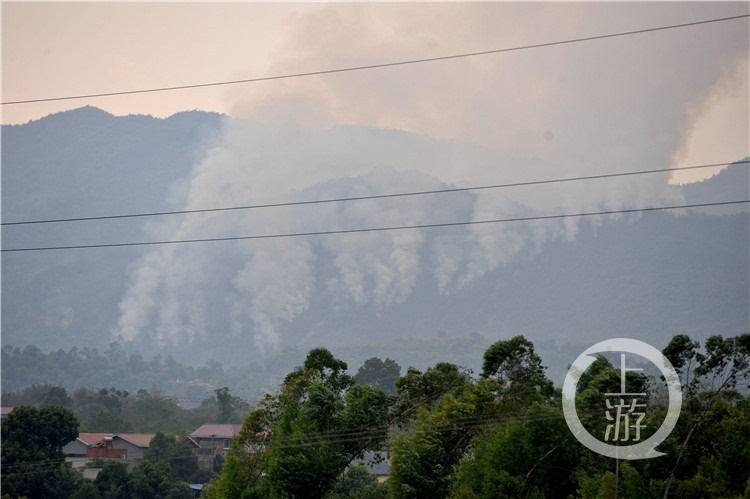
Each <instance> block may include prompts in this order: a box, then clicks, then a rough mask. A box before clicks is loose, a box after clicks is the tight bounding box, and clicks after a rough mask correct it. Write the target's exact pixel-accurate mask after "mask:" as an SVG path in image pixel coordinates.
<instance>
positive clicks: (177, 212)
mask: <svg viewBox="0 0 750 499" xmlns="http://www.w3.org/2000/svg"><path fill="white" fill-rule="evenodd" d="M747 163H750V159H744V160H741V161H733V162H725V163H713V164H707V165H695V166H680V167H675V168H659V169H655V170H641V171H634V172H620V173H603V174H600V175H586V176H579V177H564V178H557V179H546V180H531V181H526V182H513V183H507V184H493V185H480V186H472V187H455V188H446V189H433V190H427V191H414V192H401V193H391V194H373V195H369V196H353V197H344V198H331V199H314V200H310V201H288V202H279V203H266V204H255V205H246V206H227V207H219V208H201V209H194V210H174V211H157V212H145V213H129V214H120V215H100V216H89V217H69V218H54V219H45V220H24V221H16V222H2V223H0V225H2V226H14V225H32V224H51V223H62V222H84V221H92V220H115V219H122V218H138V217H160V216H167V215H188V214H193V213H210V212H220V211H233V210H253V209H260V208H280V207H286V206H302V205H312V204H324V203H343V202H350V201H364V200H370V199H385V198H397V197H408V196H424V195H428V194H445V193H451V192H466V191H478V190H488V189H504V188H510V187H525V186H532V185H543V184H555V183H562V182H578V181H583V180H596V179H604V178H615V177H627V176H633V175H645V174H650V173H666V172H671V171H682V170H695V169H699V168H713V167H719V166H726V165H729V164H747Z"/></svg>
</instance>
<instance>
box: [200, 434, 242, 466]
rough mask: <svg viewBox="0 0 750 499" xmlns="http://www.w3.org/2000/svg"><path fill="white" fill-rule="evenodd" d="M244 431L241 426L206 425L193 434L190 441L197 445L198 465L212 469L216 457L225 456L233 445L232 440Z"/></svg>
mask: <svg viewBox="0 0 750 499" xmlns="http://www.w3.org/2000/svg"><path fill="white" fill-rule="evenodd" d="M241 429H242V425H241V424H204V425H202V426H201V427H200V428H198V429H197V430H195V431H194V432H193V433H191V434H190V435H189V436H190V439H191V440H192V441H193V442H195V444H196V447H197V448H196V453H197V454H198V463H199V464H200V465H201V466H205V467H211V463H212V462H213V461H214V459H215V458H216V456H222V457H223V456H224V455H225V454H226V453H227V451H229V447H230V446H231V445H232V439H233V438H234V437H235V436H236V435H237V434H238V433H239V432H240V430H241Z"/></svg>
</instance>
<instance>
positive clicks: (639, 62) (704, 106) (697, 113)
mask: <svg viewBox="0 0 750 499" xmlns="http://www.w3.org/2000/svg"><path fill="white" fill-rule="evenodd" d="M749 9H750V7H749V4H748V3H747V2H732V3H719V2H707V3H699V2H670V3H654V2H646V3H636V2H627V3H608V2H588V3H536V2H526V3H505V2H497V3H438V4H432V3H430V4H427V3H409V4H406V3H396V4H393V3H387V4H386V3H332V4H328V3H189V2H178V3H88V2H84V3H32V2H17V3H16V2H3V3H2V100H3V101H14V100H23V99H35V98H45V97H56V96H68V95H80V94H89V93H101V92H116V91H122V90H132V89H142V88H154V87H164V86H176V85H184V84H194V83H205V82H215V81H223V80H235V79H245V78H254V77H263V76H270V75H277V74H286V73H297V72H306V71H316V70H325V69H332V68H339V67H346V66H358V65H366V64H377V63H384V62H391V61H399V60H407V59H418V58H428V57H436V56H443V55H451V54H457V53H465V52H475V51H484V50H492V49H499V48H505V47H514V46H523V45H531V44H538V43H546V42H554V41H559V40H566V39H572V38H579V37H588V36H595V35H604V34H609V33H614V32H622V31H629V30H637V29H643V28H651V27H657V26H662V25H671V24H680V23H688V22H693V21H698V20H704V19H711V18H718V17H726V16H735V15H742V14H747V13H748V10H749ZM748 93H749V91H748V20H747V19H741V20H734V21H727V22H722V23H714V24H706V25H701V26H695V27H688V28H681V29H675V30H667V31H660V32H655V33H648V34H641V35H635V36H629V37H623V38H613V39H605V40H597V41H590V42H585V43H579V44H571V45H563V46H556V47H549V48H540V49H534V50H523V51H518V52H511V53H505V54H494V55H486V56H481V57H472V58H466V59H456V60H450V61H441V62H430V63H426V64H417V65H413V66H404V67H395V68H386V69H377V70H369V71H361V72H354V73H344V74H335V75H327V76H316V77H306V78H296V79H289V80H276V81H268V82H260V83H251V84H243V85H233V86H222V87H212V88H201V89H193V90H178V91H173V92H159V93H154V94H142V95H128V96H120V97H107V98H91V99H81V100H68V101H59V102H51V103H39V104H23V105H5V106H3V109H2V122H3V123H4V124H14V123H24V122H26V121H28V120H32V119H38V118H40V117H42V116H45V115H47V114H50V113H53V112H58V111H61V110H65V109H71V108H76V107H80V106H83V105H87V104H89V105H94V106H97V107H100V108H102V109H104V110H106V111H109V112H111V113H113V114H116V115H124V114H133V113H135V114H151V115H154V116H160V117H162V116H168V115H170V114H172V113H175V112H178V111H182V110H189V109H202V110H210V111H218V112H222V113H227V114H229V115H232V116H235V117H242V118H252V119H255V120H259V121H268V122H274V123H279V122H281V123H289V124H293V125H294V126H306V127H328V126H331V125H334V124H362V125H371V126H378V127H385V128H396V129H402V130H408V131H414V132H418V133H423V134H427V135H430V136H432V137H436V138H440V139H458V140H462V141H469V142H476V143H479V144H481V145H483V146H485V147H491V148H494V149H497V150H498V151H501V152H502V153H504V154H509V155H512V156H515V157H522V158H540V159H542V160H547V161H549V160H550V159H551V158H560V157H566V158H571V161H575V160H576V158H575V155H576V154H577V152H576V151H579V150H580V149H581V148H583V147H589V146H587V144H595V146H596V147H597V148H600V149H601V150H602V151H603V153H602V155H594V156H593V157H592V156H588V157H589V160H596V159H599V160H601V159H602V157H603V156H604V155H605V154H610V153H611V151H612V150H614V149H617V148H626V149H628V150H630V151H633V149H634V146H635V145H637V147H638V148H639V150H638V151H634V158H635V159H639V160H648V161H651V162H654V161H657V162H658V161H664V162H666V163H669V164H672V165H688V164H704V163H713V162H720V161H732V160H736V159H739V158H742V157H744V156H746V155H748V149H749V146H748V140H749V139H748V136H749V135H750V131H749V130H748V113H749V111H748V107H749V106H748ZM650 149H658V154H655V153H654V152H653V151H650ZM605 151H606V153H605ZM650 166H652V167H659V166H669V165H668V164H667V165H660V164H651V165H650ZM707 174H710V172H707V171H701V173H698V172H696V173H695V175H707ZM691 178H695V177H693V176H688V175H682V176H681V177H680V180H689V179H691Z"/></svg>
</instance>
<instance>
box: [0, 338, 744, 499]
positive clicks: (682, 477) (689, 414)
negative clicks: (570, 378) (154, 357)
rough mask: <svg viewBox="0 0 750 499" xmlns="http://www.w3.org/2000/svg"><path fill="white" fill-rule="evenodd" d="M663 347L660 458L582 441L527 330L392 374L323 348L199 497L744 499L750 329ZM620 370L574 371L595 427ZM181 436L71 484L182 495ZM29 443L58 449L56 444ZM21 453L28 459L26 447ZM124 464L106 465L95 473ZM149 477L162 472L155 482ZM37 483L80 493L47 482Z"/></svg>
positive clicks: (291, 376) (581, 404)
mask: <svg viewBox="0 0 750 499" xmlns="http://www.w3.org/2000/svg"><path fill="white" fill-rule="evenodd" d="M663 353H664V355H665V356H666V357H667V358H668V359H669V361H670V362H671V363H672V365H673V366H674V367H675V369H676V370H677V372H678V374H679V376H680V378H681V385H682V390H683V393H682V395H683V404H682V411H681V414H680V417H679V420H678V421H677V424H676V426H675V428H674V430H673V431H672V432H671V434H670V435H669V436H668V438H667V439H666V440H665V441H664V442H662V443H661V444H660V445H659V447H658V449H657V450H659V451H661V452H664V453H665V455H663V456H661V457H658V458H654V459H645V460H638V461H624V460H615V459H610V458H603V457H602V456H600V455H599V454H596V453H594V452H592V451H590V450H588V449H587V448H586V447H584V446H583V445H581V444H580V443H579V442H578V441H577V440H576V439H575V437H574V436H573V435H572V433H571V431H570V430H569V428H568V426H567V424H566V422H565V419H564V416H563V412H562V407H561V390H560V389H559V388H555V387H554V386H553V384H552V382H551V381H550V380H549V379H548V378H547V377H546V375H545V367H544V366H543V365H542V361H541V358H540V357H539V355H537V353H536V352H535V349H534V345H533V344H532V343H531V342H530V341H529V340H527V339H526V338H524V337H523V336H516V337H514V338H511V339H509V340H502V341H499V342H496V343H495V344H493V345H491V346H490V347H489V348H488V349H487V350H486V351H485V352H484V356H483V362H482V369H481V372H480V373H479V374H478V375H475V374H474V373H473V372H472V371H471V370H468V369H465V368H461V367H460V366H457V365H455V364H451V363H447V362H441V363H438V364H436V365H434V366H432V367H430V368H427V369H425V370H424V371H420V370H417V369H415V368H413V367H410V368H408V369H407V371H406V372H405V373H404V374H403V375H401V373H400V367H399V366H398V365H397V364H396V363H395V362H393V361H391V360H390V359H386V361H382V360H380V359H377V358H373V359H370V360H368V361H367V362H365V364H363V366H362V367H361V368H360V369H359V371H358V372H357V374H356V375H354V376H352V375H350V374H348V373H347V364H346V363H345V362H344V361H342V360H340V359H337V358H336V357H335V356H334V355H333V354H332V353H331V352H330V351H329V350H327V349H325V348H316V349H313V350H311V351H310V352H309V353H308V355H307V357H306V358H305V360H304V362H303V364H302V365H300V366H298V367H297V368H295V369H293V370H292V371H291V372H289V373H288V374H287V375H286V377H285V378H284V381H283V384H282V386H281V388H280V389H279V390H278V391H277V392H276V393H273V394H267V395H266V396H265V397H264V398H263V400H261V401H260V403H259V404H257V406H256V407H255V408H254V409H253V410H252V411H250V412H248V413H247V415H246V417H245V418H244V422H243V426H242V430H241V432H240V434H239V435H238V436H237V437H235V439H234V440H233V441H232V445H231V448H230V450H229V453H228V454H227V456H226V458H225V460H224V463H223V466H222V468H221V471H220V473H219V474H217V475H215V476H214V477H213V478H212V479H211V480H210V481H209V482H208V483H207V484H206V485H205V487H204V491H203V494H204V495H205V496H206V497H209V498H252V497H259V498H260V497H279V498H327V499H335V498H363V499H364V498H386V497H393V498H421V497H436V498H439V497H453V498H474V497H479V498H485V497H486V498H502V497H528V498H536V497H540V498H541V497H552V498H556V497H560V498H568V497H582V498H619V497H625V498H661V497H664V498H666V497H686V498H691V497H695V498H699V497H738V498H739V497H750V445H748V442H750V398H748V392H747V388H748V386H747V382H748V377H749V376H750V334H744V335H740V336H737V337H731V338H724V337H722V336H718V335H717V336H712V337H710V338H708V339H707V340H706V341H705V343H704V344H703V345H701V344H700V343H699V342H697V341H694V340H692V339H690V338H689V337H687V336H684V335H678V336H675V337H674V338H673V339H672V341H671V342H670V343H669V345H668V346H667V347H666V348H665V349H664V350H663ZM621 374H622V373H621V371H620V369H619V368H618V367H616V366H614V365H613V364H612V362H611V361H610V360H609V359H608V358H606V357H604V356H600V357H598V358H597V360H596V361H595V362H594V363H593V364H592V365H591V366H590V367H589V368H588V369H587V370H586V372H585V373H583V375H582V376H581V378H580V380H579V383H578V389H577V393H576V407H577V410H578V413H579V416H580V418H581V421H582V424H583V425H584V426H585V427H586V429H587V430H588V431H589V432H590V433H591V434H592V435H597V438H599V439H600V440H602V439H604V435H605V434H607V432H609V431H610V430H612V426H613V425H612V422H611V420H610V419H608V417H605V411H606V410H607V406H606V405H605V401H606V394H609V393H613V392H615V391H616V390H617V389H619V387H620V383H621ZM626 381H627V385H628V387H629V389H630V390H632V391H637V392H639V393H644V394H645V395H644V397H643V400H642V402H643V405H644V409H643V421H642V428H643V435H642V436H641V438H642V439H645V438H648V436H650V434H652V433H653V432H654V431H656V429H657V428H658V427H659V426H661V424H662V422H663V421H664V417H665V414H666V406H667V402H666V398H665V391H664V389H663V386H662V385H663V380H661V379H659V377H658V376H654V375H648V374H647V373H637V372H628V373H627V376H626ZM225 395H228V392H227V393H226V394H225ZM109 396H111V393H110V394H109ZM217 396H218V394H217ZM115 397H117V393H116V392H115ZM217 400H218V399H217ZM22 409H23V410H21V412H20V414H24V412H25V411H27V410H36V411H44V410H55V411H65V410H67V409H64V408H63V407H61V406H58V405H53V406H48V407H45V408H42V409H36V408H33V407H23V408H22ZM18 410H19V409H16V410H14V412H13V413H11V416H13V415H14V414H18V413H17V412H16V411H18ZM69 412H70V416H71V417H72V418H73V419H72V421H75V424H78V422H77V419H76V418H75V415H74V414H73V413H72V411H69ZM607 415H608V413H607ZM40 417H41V416H40ZM32 419H33V418H32ZM40 421H41V420H40ZM39 424H40V425H41V424H42V423H39ZM71 424H73V423H71ZM626 424H627V423H626ZM56 426H58V427H61V428H69V426H70V425H67V426H66V425H65V424H62V425H61V424H58V425H56ZM2 431H3V434H2V438H3V447H2V452H3V492H4V493H6V492H8V491H9V490H11V489H8V488H7V484H8V483H10V484H13V483H15V482H14V481H13V480H14V478H13V471H14V467H13V466H14V464H13V463H14V461H13V459H12V458H11V457H12V456H11V457H9V453H11V452H12V451H13V450H14V449H15V450H18V449H20V448H21V447H22V446H19V445H15V444H13V442H14V438H18V436H17V435H16V434H15V433H14V432H16V431H18V424H17V423H16V422H15V420H14V419H11V418H9V419H8V420H6V421H4V423H3V426H2ZM42 433H43V432H42ZM71 434H72V431H71ZM76 434H77V433H76ZM14 435H16V436H14ZM39 438H41V436H40V437H39ZM179 439H180V437H177V436H174V435H173V436H166V435H163V436H161V437H160V440H158V441H157V443H156V444H153V443H152V449H149V456H150V459H148V460H146V461H144V463H142V466H143V468H142V469H140V470H139V472H138V473H136V472H135V471H134V472H133V473H132V474H130V475H122V476H121V477H122V480H121V482H122V483H120V485H118V486H116V487H114V489H117V487H121V488H120V489H119V490H120V492H118V493H115V492H113V491H112V490H110V489H109V488H106V487H104V486H103V485H102V482H101V481H100V482H99V483H96V482H89V481H86V480H83V479H81V478H80V477H78V478H76V479H75V480H73V483H75V485H76V487H77V488H76V489H75V490H74V489H73V488H72V487H73V486H72V485H71V487H70V488H69V489H68V493H69V494H83V493H84V491H83V489H84V488H85V489H86V491H85V492H86V494H88V495H76V496H75V497H118V498H119V497H182V495H180V494H187V491H186V489H185V488H184V485H185V482H184V481H181V479H182V478H184V477H185V474H184V473H183V471H184V470H183V471H175V469H176V468H175V467H173V461H174V460H173V459H171V458H170V457H169V452H170V451H168V450H164V449H169V448H172V449H177V448H178V444H177V443H178V442H179ZM61 440H64V438H60V439H58V440H57V441H56V442H58V443H59V441H61ZM162 441H163V442H162ZM164 442H167V443H164ZM38 445H39V446H40V447H44V448H52V447H54V448H55V449H57V448H58V447H61V446H59V445H58V444H54V443H53V442H49V441H43V442H41V443H39V444H38ZM170 446H171V447H170ZM157 449H161V450H160V451H159V452H157ZM19 452H20V451H19ZM157 455H158V456H159V457H158V459H157V458H156V457H155V456H157ZM177 455H180V454H179V453H178V454H177ZM366 455H375V456H376V459H382V460H384V461H385V462H387V463H389V464H390V471H389V473H388V477H387V480H385V482H381V481H379V480H378V479H377V478H376V477H375V476H374V475H373V474H372V473H371V472H370V470H369V469H368V468H367V467H366V466H363V465H361V464H357V463H359V462H361V459H363V458H364V457H365V456H366ZM17 458H18V459H20V460H21V461H20V462H21V463H23V462H24V460H27V461H30V462H35V461H34V459H33V457H29V456H26V455H20V454H19V455H18V456H17ZM37 461H41V462H45V463H47V465H48V466H49V467H50V469H45V470H44V471H45V472H46V473H50V475H48V478H47V479H45V480H36V481H35V482H34V483H35V484H39V483H48V484H64V483H68V482H69V481H66V480H64V479H62V478H61V476H59V474H60V473H63V472H65V473H68V471H64V470H63V468H62V467H59V464H60V463H61V462H62V461H61V460H60V455H59V453H57V454H54V453H53V455H51V456H50V457H49V458H48V459H43V460H37ZM147 461H149V462H150V463H149V464H146V462H147ZM55 465H57V466H58V467H55ZM108 466H110V467H111V466H112V465H110V464H108ZM139 466H141V465H139ZM15 469H16V470H22V469H24V468H23V466H19V467H18V468H15ZM38 471H39V472H40V473H41V471H42V470H38ZM103 471H104V470H103ZM121 471H122V470H118V471H113V470H109V471H108V472H107V474H105V475H104V477H107V476H108V475H110V474H111V475H113V476H115V475H116V474H119V473H120V472H121ZM188 471H189V466H188ZM35 472H36V471H34V470H32V471H28V470H27V471H26V472H25V473H26V475H33V474H34V473H35ZM71 472H72V471H71ZM185 473H186V472H185ZM56 474H57V475H56ZM26 475H25V474H24V473H21V474H20V476H21V477H23V476H26ZM100 476H102V475H101V474H100ZM155 476H161V477H162V478H164V480H162V481H159V480H158V479H156V478H154V479H153V480H151V481H149V480H150V479H149V478H148V477H155ZM9 477H10V478H9ZM126 477H127V481H126V480H125V478H126ZM165 477H167V478H165ZM74 478H75V477H74ZM98 479H99V478H97V480H98ZM102 480H104V478H103V479H102ZM107 480H109V479H107ZM132 480H137V483H133V482H131V481H132ZM21 482H23V480H21ZM106 483H107V484H108V485H107V487H110V485H111V483H110V482H109V481H107V482H106ZM145 484H151V485H149V486H148V487H150V488H148V487H146V485H145ZM159 484H162V485H159ZM164 484H167V485H164ZM139 487H140V488H139ZM58 488H59V486H58ZM114 489H113V490H114ZM14 490H17V494H16V495H14V494H12V493H11V495H10V497H20V496H21V495H23V494H24V491H23V489H14ZM149 491H155V492H153V494H156V495H149V494H152V492H149ZM97 494H98V495H97ZM118 494H120V495H118ZM27 495H28V494H27ZM33 496H37V495H35V494H30V495H29V497H33ZM43 496H46V497H73V495H57V493H51V492H48V493H47V494H46V495H44V494H43ZM39 497H41V496H39ZM185 497H187V495H185Z"/></svg>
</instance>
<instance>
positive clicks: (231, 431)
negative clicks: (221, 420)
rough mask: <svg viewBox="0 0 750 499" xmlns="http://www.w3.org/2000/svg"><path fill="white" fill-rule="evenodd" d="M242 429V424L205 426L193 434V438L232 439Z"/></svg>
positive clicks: (191, 435)
mask: <svg viewBox="0 0 750 499" xmlns="http://www.w3.org/2000/svg"><path fill="white" fill-rule="evenodd" d="M241 429H242V425H241V424H204V425H203V426H201V427H200V428H198V429H197V430H195V431H194V432H193V433H191V434H190V437H191V438H232V437H234V436H235V435H237V434H238V433H239V432H240V430H241Z"/></svg>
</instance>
